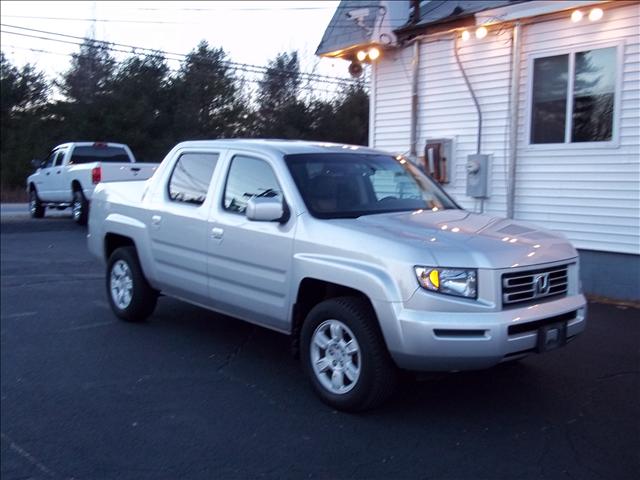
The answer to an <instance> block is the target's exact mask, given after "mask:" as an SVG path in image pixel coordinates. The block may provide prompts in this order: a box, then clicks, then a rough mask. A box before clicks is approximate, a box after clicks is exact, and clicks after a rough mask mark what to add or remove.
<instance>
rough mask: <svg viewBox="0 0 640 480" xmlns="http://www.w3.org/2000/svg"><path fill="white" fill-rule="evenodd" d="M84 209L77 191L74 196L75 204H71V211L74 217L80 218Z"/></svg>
mask: <svg viewBox="0 0 640 480" xmlns="http://www.w3.org/2000/svg"><path fill="white" fill-rule="evenodd" d="M81 210H82V205H81V203H80V199H79V198H78V194H77V193H76V194H75V195H74V196H73V205H71V211H72V212H73V218H75V219H78V218H80V213H81Z"/></svg>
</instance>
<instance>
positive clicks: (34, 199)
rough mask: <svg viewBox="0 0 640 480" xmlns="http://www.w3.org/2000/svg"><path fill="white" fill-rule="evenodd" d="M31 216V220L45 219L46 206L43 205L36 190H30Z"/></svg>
mask: <svg viewBox="0 0 640 480" xmlns="http://www.w3.org/2000/svg"><path fill="white" fill-rule="evenodd" d="M29 214H30V215H31V218H42V217H44V205H42V202H41V201H40V198H39V197H38V192H37V191H36V189H35V188H32V189H31V190H29Z"/></svg>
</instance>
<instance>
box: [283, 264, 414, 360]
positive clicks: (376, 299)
mask: <svg viewBox="0 0 640 480" xmlns="http://www.w3.org/2000/svg"><path fill="white" fill-rule="evenodd" d="M294 272H295V279H294V280H295V282H294V283H293V284H294V285H295V286H296V288H299V285H300V284H301V282H302V280H303V279H304V278H313V279H316V280H322V281H326V282H331V283H335V284H337V285H342V286H345V287H349V288H353V289H355V290H358V291H360V292H362V293H363V294H364V295H366V296H367V298H368V299H369V300H370V302H371V305H372V306H373V309H374V311H375V313H376V316H377V319H378V325H379V326H380V330H381V331H382V336H383V337H384V340H385V343H386V344H387V348H389V347H390V346H393V345H397V344H398V342H400V341H401V337H402V332H401V331H400V329H399V325H398V322H397V311H398V308H400V306H401V305H402V302H403V301H404V300H406V299H405V298H403V295H402V294H401V289H400V287H399V285H398V282H397V281H395V279H394V278H393V277H392V276H391V275H390V274H389V272H387V271H386V270H384V269H382V268H381V267H379V266H376V265H371V264H369V263H366V262H361V261H357V260H353V259H348V258H341V257H335V256H331V255H318V254H297V255H295V256H294ZM417 289H418V286H417V285H416V290H417ZM297 293H298V292H297V291H295V292H292V297H291V298H297ZM413 293H415V290H414V291H412V292H411V295H413ZM411 295H409V297H410V296H411Z"/></svg>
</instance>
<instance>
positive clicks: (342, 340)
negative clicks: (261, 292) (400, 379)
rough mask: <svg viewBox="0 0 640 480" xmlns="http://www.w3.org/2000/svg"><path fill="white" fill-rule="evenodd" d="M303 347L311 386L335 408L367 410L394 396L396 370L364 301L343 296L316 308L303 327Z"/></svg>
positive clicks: (305, 365)
mask: <svg viewBox="0 0 640 480" xmlns="http://www.w3.org/2000/svg"><path fill="white" fill-rule="evenodd" d="M300 343H301V360H302V362H303V367H304V369H305V371H306V373H307V375H308V377H309V379H310V381H311V385H312V386H313V388H314V390H315V391H316V393H317V394H318V395H319V396H320V398H321V399H322V400H323V401H324V402H325V403H327V404H328V405H330V406H331V407H333V408H336V409H338V410H344V411H351V412H355V411H362V410H367V409H370V408H373V407H376V406H378V405H380V404H381V403H383V402H384V401H385V400H386V399H387V398H388V397H389V396H390V395H391V394H392V392H393V388H394V386H395V381H396V373H397V372H396V367H395V365H394V363H393V360H392V359H391V357H390V355H389V352H388V351H387V347H386V345H385V342H384V339H383V338H382V333H381V332H380V329H379V327H378V323H377V318H376V315H375V312H373V310H372V308H371V306H370V305H369V303H368V302H366V301H365V300H364V299H361V298H356V297H340V298H333V299H330V300H326V301H324V302H322V303H319V304H318V305H316V306H315V307H314V308H313V309H312V310H311V312H310V313H309V315H308V316H307V318H306V320H305V322H304V324H303V326H302V331H301V342H300Z"/></svg>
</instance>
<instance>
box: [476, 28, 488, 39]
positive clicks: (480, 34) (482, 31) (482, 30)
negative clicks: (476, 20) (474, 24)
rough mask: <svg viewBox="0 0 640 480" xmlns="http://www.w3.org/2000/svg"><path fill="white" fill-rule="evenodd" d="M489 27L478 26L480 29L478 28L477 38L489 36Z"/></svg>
mask: <svg viewBox="0 0 640 480" xmlns="http://www.w3.org/2000/svg"><path fill="white" fill-rule="evenodd" d="M487 33H488V31H487V28H486V27H478V29H477V30H476V38H477V39H478V40H482V39H483V38H484V37H486V36H487Z"/></svg>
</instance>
